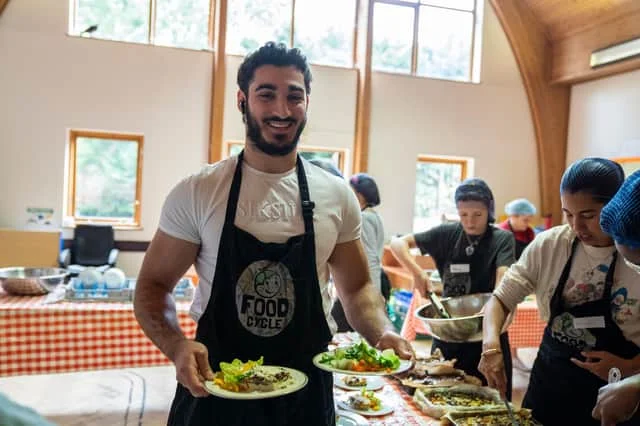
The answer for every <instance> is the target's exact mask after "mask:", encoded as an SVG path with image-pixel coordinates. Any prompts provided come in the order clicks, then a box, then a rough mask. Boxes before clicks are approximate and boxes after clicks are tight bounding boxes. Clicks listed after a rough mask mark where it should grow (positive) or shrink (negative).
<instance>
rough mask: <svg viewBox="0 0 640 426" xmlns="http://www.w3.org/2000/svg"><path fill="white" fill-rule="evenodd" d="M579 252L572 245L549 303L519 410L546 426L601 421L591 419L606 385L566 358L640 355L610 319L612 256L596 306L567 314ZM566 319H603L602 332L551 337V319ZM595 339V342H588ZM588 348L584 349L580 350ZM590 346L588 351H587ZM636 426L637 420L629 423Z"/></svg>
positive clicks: (595, 425)
mask: <svg viewBox="0 0 640 426" xmlns="http://www.w3.org/2000/svg"><path fill="white" fill-rule="evenodd" d="M577 246H578V240H577V239H576V240H575V241H574V242H573V246H572V248H571V255H570V256H569V260H568V261H567V264H566V265H565V267H564V269H563V271H562V275H561V276H560V281H559V282H558V286H557V288H556V290H555V293H554V294H553V297H552V299H551V313H550V319H549V323H548V324H547V326H546V328H545V330H544V335H543V338H542V343H541V344H540V349H539V350H538V356H537V358H536V360H535V362H534V363H533V368H532V370H531V378H530V380H529V387H528V388H527V393H526V395H525V397H524V400H523V402H522V406H523V407H527V408H531V409H532V410H533V417H534V418H535V419H537V420H538V421H540V422H541V423H542V424H543V425H545V426H554V425H558V426H565V425H580V426H591V425H593V426H598V425H600V421H598V420H595V419H593V418H592V417H591V411H592V410H593V407H594V406H595V404H596V400H597V397H598V389H600V387H601V386H604V385H606V382H605V381H604V380H602V379H600V378H599V377H597V376H596V375H595V374H593V373H591V372H589V371H587V370H585V369H583V368H581V367H578V366H577V365H575V364H574V363H572V362H571V361H570V358H576V359H580V360H584V357H583V356H582V355H581V354H580V352H581V351H583V350H597V351H607V352H610V353H612V354H614V355H617V356H619V357H622V358H627V359H630V358H633V357H634V356H636V355H637V354H638V353H639V352H640V349H639V348H638V347H637V346H636V345H635V344H634V343H632V342H630V341H628V340H627V339H626V338H625V337H624V335H623V334H622V331H621V330H620V328H619V327H618V325H617V324H616V323H615V322H614V320H613V318H612V316H611V288H612V287H613V278H614V273H615V268H616V260H617V252H614V255H613V261H612V262H611V265H610V266H609V270H608V271H607V276H606V279H605V289H604V292H603V295H602V298H601V299H600V300H596V301H591V302H586V303H583V304H581V305H578V306H573V307H570V308H567V307H565V306H564V302H563V300H562V294H563V293H564V288H565V284H566V282H567V280H568V278H569V273H570V271H571V263H572V261H573V256H574V254H575V252H576V248H577ZM565 314H570V315H572V316H573V317H575V318H580V317H596V316H603V317H604V324H605V327H604V328H588V329H580V330H588V333H590V334H588V335H586V334H585V333H586V332H579V331H577V330H574V331H572V333H573V334H574V335H573V336H567V335H566V334H562V335H560V334H558V333H554V331H553V323H554V319H556V318H558V320H562V319H564V318H567V319H568V317H567V316H566V315H565ZM593 337H595V341H594V340H593ZM585 343H588V345H589V346H588V347H584V346H585ZM591 346H593V347H591ZM628 424H636V425H637V424H639V423H638V421H637V420H636V421H635V422H633V423H628Z"/></svg>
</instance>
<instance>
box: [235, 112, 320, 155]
mask: <svg viewBox="0 0 640 426" xmlns="http://www.w3.org/2000/svg"><path fill="white" fill-rule="evenodd" d="M264 121H279V122H291V123H294V125H295V120H293V119H292V118H287V119H284V120H283V119H279V118H275V117H271V118H268V119H266V120H264ZM245 123H246V127H247V138H248V139H249V141H250V143H251V144H252V145H253V146H254V147H256V148H257V149H258V150H260V151H262V152H263V153H265V154H267V155H271V156H274V157H284V156H285V155H288V154H290V153H291V152H292V151H293V150H294V149H296V147H297V146H298V142H299V141H300V135H301V134H302V131H303V130H304V127H305V125H306V124H307V117H306V116H305V117H304V118H303V119H302V121H301V122H300V125H299V126H298V130H297V131H296V133H295V134H294V135H293V139H292V140H291V142H289V143H288V144H286V145H276V144H275V143H270V142H267V140H266V139H265V138H264V137H263V136H262V132H261V131H260V126H259V125H258V121H257V120H256V119H255V118H254V117H253V115H252V114H251V112H250V111H249V108H248V107H247V109H246V112H245ZM284 138H286V135H278V136H276V139H278V140H279V141H282V139H284Z"/></svg>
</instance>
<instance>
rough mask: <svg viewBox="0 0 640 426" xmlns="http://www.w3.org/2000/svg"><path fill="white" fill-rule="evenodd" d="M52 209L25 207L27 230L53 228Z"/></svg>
mask: <svg viewBox="0 0 640 426" xmlns="http://www.w3.org/2000/svg"><path fill="white" fill-rule="evenodd" d="M53 227H54V223H53V209H52V208H49V207H27V228H31V229H43V228H53Z"/></svg>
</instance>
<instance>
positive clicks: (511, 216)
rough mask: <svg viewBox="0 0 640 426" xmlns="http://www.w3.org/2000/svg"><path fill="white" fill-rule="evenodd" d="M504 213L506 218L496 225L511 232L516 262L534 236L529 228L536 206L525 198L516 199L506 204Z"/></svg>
mask: <svg viewBox="0 0 640 426" xmlns="http://www.w3.org/2000/svg"><path fill="white" fill-rule="evenodd" d="M504 211H505V213H506V214H507V216H508V217H507V219H506V220H505V221H504V222H502V223H500V224H499V225H498V228H500V229H504V230H505V231H511V232H513V236H514V237H515V239H516V260H518V259H520V255H521V254H522V252H523V251H524V249H525V248H526V247H527V246H528V245H529V243H530V242H531V241H533V239H534V238H535V236H536V234H535V233H534V232H533V229H532V228H531V220H532V219H533V216H534V215H535V214H536V211H537V210H536V206H534V205H533V203H531V201H529V200H527V199H526V198H518V199H516V200H513V201H510V202H509V203H507V205H506V206H505V208H504Z"/></svg>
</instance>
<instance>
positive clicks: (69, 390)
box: [0, 341, 536, 426]
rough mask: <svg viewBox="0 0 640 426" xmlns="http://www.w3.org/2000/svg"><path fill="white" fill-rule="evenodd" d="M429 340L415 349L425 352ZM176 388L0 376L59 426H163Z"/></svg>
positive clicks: (526, 359)
mask: <svg viewBox="0 0 640 426" xmlns="http://www.w3.org/2000/svg"><path fill="white" fill-rule="evenodd" d="M429 347H430V343H429V341H418V343H417V344H416V350H418V351H428V350H429ZM535 353H536V352H535V350H520V351H519V353H518V355H519V359H520V360H522V361H521V362H519V361H517V362H515V364H516V366H515V367H514V371H513V378H514V380H513V382H514V390H513V402H514V403H515V404H516V405H519V404H520V402H521V401H522V398H523V396H524V392H525V391H526V388H527V385H528V382H529V373H528V371H527V366H529V367H530V365H531V364H532V362H533V359H534V358H535ZM174 391H175V371H174V369H173V367H171V366H166V367H150V368H137V369H125V370H101V371H93V372H79V373H68V374H51V375H38V376H18V377H7V378H1V379H0V393H3V394H4V395H6V396H8V397H9V398H11V399H13V400H14V401H16V402H18V403H20V404H23V405H25V406H28V407H32V408H33V409H35V410H36V411H38V412H39V413H40V414H41V415H42V416H44V417H46V418H47V419H48V420H50V421H52V422H54V423H55V424H57V425H60V426H104V425H109V426H111V425H113V426H132V425H136V426H161V425H165V424H166V416H167V413H168V410H169V406H170V404H171V400H172V398H173V394H174Z"/></svg>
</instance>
